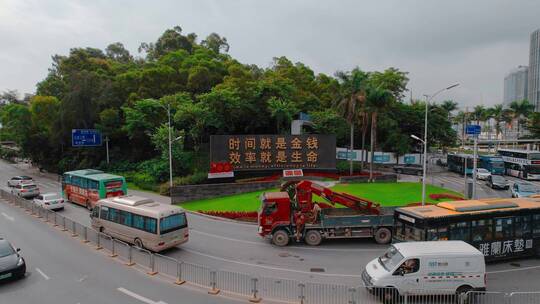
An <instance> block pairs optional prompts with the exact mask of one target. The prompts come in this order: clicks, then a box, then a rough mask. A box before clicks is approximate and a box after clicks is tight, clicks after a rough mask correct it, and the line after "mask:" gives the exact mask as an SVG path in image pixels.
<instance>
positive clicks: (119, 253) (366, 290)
mask: <svg viewBox="0 0 540 304" xmlns="http://www.w3.org/2000/svg"><path fill="white" fill-rule="evenodd" d="M0 198H2V199H4V200H6V201H7V202H8V203H9V204H11V205H14V206H18V207H20V208H23V209H24V210H25V211H27V212H28V213H29V214H30V215H32V216H34V217H36V218H40V219H41V220H42V221H44V222H47V223H49V224H50V225H52V226H53V227H57V228H58V229H59V230H61V231H66V232H68V233H70V234H71V236H73V237H74V238H78V239H80V241H81V242H83V243H88V244H91V245H92V246H95V249H97V250H104V251H106V252H108V255H109V256H110V257H112V258H116V259H119V260H121V261H122V262H123V263H124V264H125V265H127V266H133V265H138V266H139V267H142V268H144V269H145V270H146V271H147V274H149V275H156V274H158V273H159V274H160V275H163V276H165V277H167V278H170V279H171V281H173V282H174V283H175V284H178V285H182V284H184V283H186V282H188V283H190V284H194V285H197V286H199V287H202V288H206V289H207V290H208V293H209V294H218V293H220V292H226V293H229V294H232V295H237V296H240V297H243V298H245V299H246V300H249V301H250V302H254V303H258V302H260V301H261V300H262V299H267V300H271V301H279V302H288V303H300V304H360V303H362V304H363V303H388V304H397V303H403V304H409V303H417V304H431V303H440V304H446V303H448V304H450V303H452V304H456V303H457V304H469V303H475V304H498V303H505V304H536V303H540V292H485V291H469V292H466V293H464V294H460V295H457V294H455V292H454V291H444V290H429V291H428V290H417V291H415V292H409V293H407V294H399V292H398V291H397V290H396V289H393V288H381V287H373V286H358V285H357V286H347V285H338V284H323V283H311V282H300V281H297V280H291V279H281V278H272V277H264V276H253V275H249V274H244V273H237V272H231V271H225V270H216V269H211V268H209V267H206V266H203V265H197V264H193V263H188V262H185V261H180V260H177V259H174V258H172V257H168V256H165V255H161V254H159V253H153V252H150V251H148V250H146V249H144V248H138V247H135V246H132V245H130V244H128V243H126V242H123V241H120V240H117V239H115V238H112V237H111V236H109V235H107V234H105V233H103V232H99V231H96V230H94V229H92V228H91V227H87V226H85V225H83V224H81V223H78V222H76V221H74V220H72V219H70V218H68V217H65V216H64V215H62V214H60V213H57V212H54V211H52V210H48V209H44V208H42V207H40V206H37V205H36V204H34V203H33V202H32V201H28V200H26V199H23V198H20V197H17V196H15V195H12V194H10V193H8V192H6V191H4V190H0ZM419 294H420V295H419Z"/></svg>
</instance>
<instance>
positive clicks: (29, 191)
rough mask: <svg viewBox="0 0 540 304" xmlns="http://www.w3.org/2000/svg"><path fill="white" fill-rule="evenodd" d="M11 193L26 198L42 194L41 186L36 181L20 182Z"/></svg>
mask: <svg viewBox="0 0 540 304" xmlns="http://www.w3.org/2000/svg"><path fill="white" fill-rule="evenodd" d="M11 194H13V195H17V196H19V197H24V198H34V197H36V196H38V195H39V194H40V192H39V188H38V186H37V185H36V184H34V183H26V184H18V185H16V186H15V187H13V188H11Z"/></svg>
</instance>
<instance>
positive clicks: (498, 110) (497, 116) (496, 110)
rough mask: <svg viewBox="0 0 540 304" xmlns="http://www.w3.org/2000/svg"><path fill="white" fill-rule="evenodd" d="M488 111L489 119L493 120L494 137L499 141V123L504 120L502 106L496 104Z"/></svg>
mask: <svg viewBox="0 0 540 304" xmlns="http://www.w3.org/2000/svg"><path fill="white" fill-rule="evenodd" d="M489 111H490V112H491V117H493V120H495V137H496V138H497V139H499V134H501V122H503V120H504V117H503V114H504V110H503V105H502V104H496V105H494V106H493V107H492V108H490V109H489Z"/></svg>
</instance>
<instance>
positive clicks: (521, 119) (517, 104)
mask: <svg viewBox="0 0 540 304" xmlns="http://www.w3.org/2000/svg"><path fill="white" fill-rule="evenodd" d="M510 109H511V110H512V111H513V112H514V119H516V120H517V124H518V125H517V126H518V137H519V133H520V127H521V125H522V124H525V123H526V119H527V117H528V116H529V114H530V113H531V112H532V111H533V110H534V105H532V104H531V103H529V101H528V100H526V99H524V100H521V101H513V102H512V103H511V104H510Z"/></svg>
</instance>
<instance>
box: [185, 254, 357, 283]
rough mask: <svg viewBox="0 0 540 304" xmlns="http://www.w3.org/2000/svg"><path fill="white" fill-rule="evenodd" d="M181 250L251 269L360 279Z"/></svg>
mask: <svg viewBox="0 0 540 304" xmlns="http://www.w3.org/2000/svg"><path fill="white" fill-rule="evenodd" d="M182 250H183V251H186V252H190V253H192V254H196V255H200V256H204V257H207V258H210V259H214V260H218V261H223V262H228V263H234V264H239V265H244V266H251V267H258V268H265V269H270V270H279V271H286V272H294V273H301V274H308V275H310V276H314V275H318V276H326V277H346V278H362V276H359V275H352V274H338V273H316V272H311V271H302V270H294V269H288V268H280V267H272V266H264V265H258V264H252V263H245V262H239V261H235V260H230V259H225V258H220V257H216V256H213V255H209V254H206V253H202V252H199V251H195V250H191V249H186V248H182Z"/></svg>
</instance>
